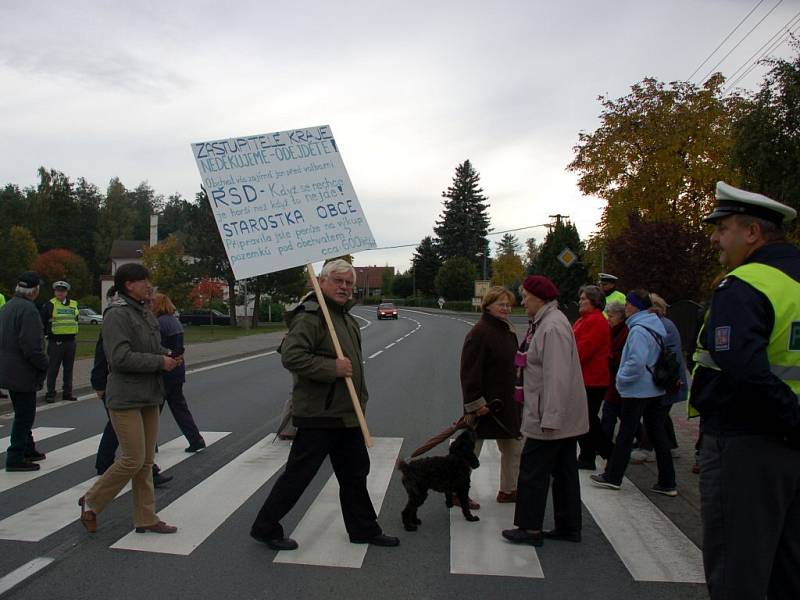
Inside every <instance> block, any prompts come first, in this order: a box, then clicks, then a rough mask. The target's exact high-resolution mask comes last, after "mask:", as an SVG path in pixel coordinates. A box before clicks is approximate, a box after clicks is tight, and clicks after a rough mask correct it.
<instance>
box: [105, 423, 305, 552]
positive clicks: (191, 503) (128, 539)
mask: <svg viewBox="0 0 800 600" xmlns="http://www.w3.org/2000/svg"><path fill="white" fill-rule="evenodd" d="M274 439H275V434H274V433H271V434H269V435H268V436H267V437H265V438H263V439H262V440H261V441H259V442H257V443H256V444H254V445H253V446H251V447H250V448H249V449H247V450H245V451H244V452H243V453H242V454H240V455H239V456H237V457H236V458H234V459H233V460H232V461H231V462H229V463H227V464H226V465H225V466H224V467H222V468H221V469H219V470H218V471H216V472H215V473H214V474H213V475H211V476H210V477H208V478H207V479H204V480H203V481H202V482H200V483H199V484H198V485H196V486H194V487H193V488H192V489H191V490H189V491H188V492H186V493H185V494H184V495H183V496H181V497H180V498H178V499H177V500H175V502H173V503H172V504H170V505H169V506H167V507H165V508H163V509H161V510H160V511H159V518H160V519H161V520H163V521H165V522H167V523H170V524H174V525H177V526H178V532H177V533H174V534H172V535H142V534H140V533H136V532H134V531H132V532H130V533H129V534H128V535H126V536H125V537H123V538H122V539H120V540H118V541H117V542H116V543H115V544H113V545H112V546H111V547H112V548H115V549H125V550H139V551H142V552H159V553H162V554H178V555H182V556H188V555H189V554H191V553H192V552H193V551H194V550H195V548H197V547H198V546H200V544H202V543H203V542H204V541H205V540H206V538H208V537H209V536H210V535H211V534H212V533H214V531H216V529H217V528H218V527H219V526H220V525H222V524H223V523H224V522H225V520H226V519H227V518H228V517H230V516H231V515H232V514H233V512H234V511H235V510H236V509H237V508H239V506H241V505H242V504H243V503H244V502H245V501H247V499H248V498H250V496H252V495H253V494H254V493H255V492H256V491H257V490H258V488H260V487H261V486H262V485H264V483H266V482H267V480H269V479H270V478H271V477H272V476H273V475H274V474H275V473H276V472H277V471H278V469H280V468H281V467H282V466H283V465H284V464H285V463H286V459H287V457H288V456H289V448H290V447H291V442H289V441H276V442H275V443H273V440H274Z"/></svg>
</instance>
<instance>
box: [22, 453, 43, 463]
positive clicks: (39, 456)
mask: <svg viewBox="0 0 800 600" xmlns="http://www.w3.org/2000/svg"><path fill="white" fill-rule="evenodd" d="M45 458H47V455H46V454H45V453H44V452H39V451H38V450H34V451H33V452H29V453H28V454H26V455H25V460H29V461H31V462H39V461H40V460H44V459H45Z"/></svg>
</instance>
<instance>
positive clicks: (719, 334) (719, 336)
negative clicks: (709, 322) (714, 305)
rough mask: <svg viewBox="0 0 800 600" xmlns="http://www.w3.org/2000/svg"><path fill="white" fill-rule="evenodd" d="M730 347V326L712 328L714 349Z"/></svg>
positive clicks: (719, 349)
mask: <svg viewBox="0 0 800 600" xmlns="http://www.w3.org/2000/svg"><path fill="white" fill-rule="evenodd" d="M730 349H731V326H730V325H724V326H722V327H717V328H716V329H715V330H714V350H716V351H717V352H719V351H721V350H730Z"/></svg>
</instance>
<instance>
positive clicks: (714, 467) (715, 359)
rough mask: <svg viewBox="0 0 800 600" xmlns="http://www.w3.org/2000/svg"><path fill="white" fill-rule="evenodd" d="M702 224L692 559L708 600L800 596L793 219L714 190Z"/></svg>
mask: <svg viewBox="0 0 800 600" xmlns="http://www.w3.org/2000/svg"><path fill="white" fill-rule="evenodd" d="M716 198H717V205H716V207H715V209H714V211H713V212H712V213H711V214H710V215H708V216H707V217H705V221H707V222H709V223H712V224H713V225H714V232H713V234H712V235H711V243H712V244H713V246H714V248H715V249H716V250H718V251H719V260H720V263H722V265H723V267H725V269H727V270H728V271H729V272H728V276H727V277H726V278H725V279H723V280H722V282H721V283H720V284H719V285H718V286H717V288H716V289H715V291H714V293H713V296H712V298H711V303H710V308H709V310H708V313H707V315H706V319H705V323H704V324H703V327H702V329H701V330H700V334H699V336H698V350H697V351H696V352H695V361H696V363H697V366H696V367H695V373H694V380H693V383H692V388H691V403H692V405H693V406H694V408H696V409H697V410H698V411H699V412H700V415H701V431H702V435H703V438H702V444H701V448H700V494H701V512H702V518H703V540H704V541H703V562H704V565H705V571H706V581H707V583H708V588H709V591H710V595H711V598H712V600H720V599H723V598H725V599H730V598H737V599H748V600H749V599H752V600H756V599H758V600H763V599H764V598H765V597H768V598H770V599H784V598H786V599H788V598H793V599H797V598H800V406H798V394H800V250H798V248H797V247H795V246H793V245H791V244H789V243H787V242H786V241H785V238H784V231H783V223H786V222H788V221H791V220H792V219H794V218H795V216H796V215H797V213H796V211H795V210H794V209H792V208H790V207H788V206H786V205H784V204H780V203H778V202H775V201H774V200H771V199H770V198H767V197H766V196H762V195H761V194H755V193H752V192H747V191H744V190H740V189H737V188H735V187H733V186H730V185H728V184H726V183H724V182H719V183H718V184H717V189H716Z"/></svg>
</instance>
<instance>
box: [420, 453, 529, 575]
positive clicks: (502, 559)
mask: <svg viewBox="0 0 800 600" xmlns="http://www.w3.org/2000/svg"><path fill="white" fill-rule="evenodd" d="M480 461H481V466H480V467H479V468H478V469H476V470H474V471H473V472H472V478H471V480H470V486H471V487H470V493H469V495H470V497H471V498H472V499H473V500H475V501H476V502H478V503H479V504H480V505H481V508H480V510H477V511H473V514H475V515H477V516H479V517H480V519H481V520H480V521H475V522H472V523H470V522H469V521H467V520H466V519H465V518H464V515H462V514H461V509H460V508H458V507H453V508H451V509H450V572H451V573H454V574H458V575H500V576H505V577H530V578H543V577H544V573H543V572H542V565H541V564H540V563H539V557H538V556H537V555H536V551H535V549H534V548H533V547H532V546H528V545H525V546H524V547H520V546H519V545H516V544H512V543H511V542H508V541H506V540H505V539H503V537H502V535H501V532H502V531H503V529H513V528H514V506H515V505H514V504H513V503H507V504H500V503H499V502H497V501H496V500H495V496H496V494H497V490H499V489H500V451H499V450H498V449H497V444H496V443H495V442H494V441H493V440H485V441H484V442H483V449H482V450H481V455H480ZM430 504H433V506H431V507H429V505H430ZM425 507H429V510H433V509H434V508H435V509H436V510H446V509H445V507H444V501H443V500H442V498H441V494H438V493H432V494H431V496H429V497H428V501H427V502H426V503H425V504H423V508H425ZM422 521H423V525H422V526H421V527H424V526H425V525H424V522H425V519H424V518H423V519H422Z"/></svg>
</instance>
